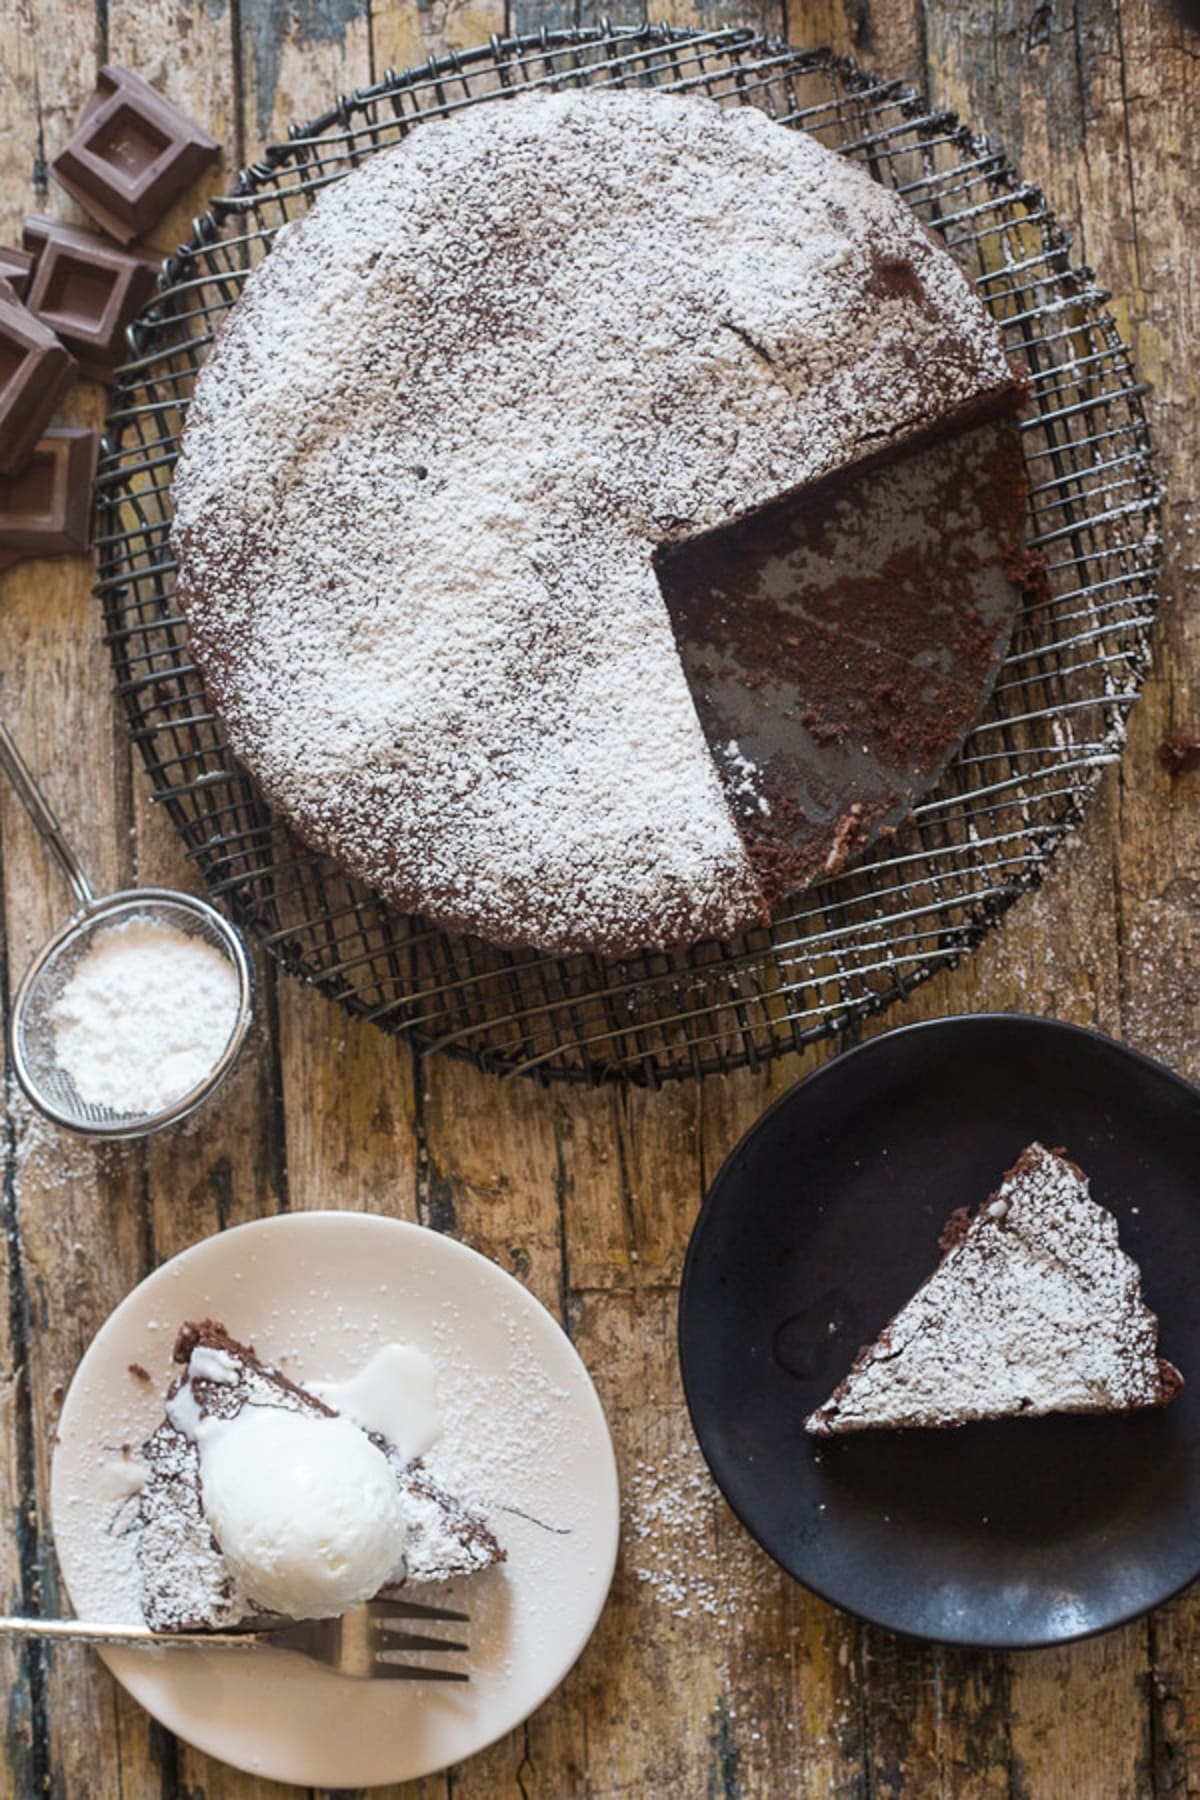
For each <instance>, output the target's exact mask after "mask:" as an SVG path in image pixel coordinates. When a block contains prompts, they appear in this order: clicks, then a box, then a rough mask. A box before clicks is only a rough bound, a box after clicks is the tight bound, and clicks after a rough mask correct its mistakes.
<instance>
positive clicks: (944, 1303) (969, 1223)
mask: <svg viewBox="0 0 1200 1800" xmlns="http://www.w3.org/2000/svg"><path fill="white" fill-rule="evenodd" d="M941 1247H942V1250H943V1256H942V1260H941V1262H940V1263H939V1265H938V1267H937V1268H936V1269H935V1270H934V1272H933V1274H932V1275H931V1276H930V1277H929V1279H928V1280H927V1281H926V1282H924V1283H923V1285H922V1286H921V1287H919V1288H918V1289H917V1291H916V1293H915V1294H914V1295H913V1297H912V1299H911V1300H910V1301H908V1303H907V1305H905V1306H903V1307H902V1308H901V1309H900V1311H899V1312H898V1313H897V1314H896V1316H895V1317H894V1318H893V1319H892V1320H891V1321H890V1322H889V1323H888V1324H887V1325H885V1326H884V1328H883V1330H882V1331H881V1332H880V1334H879V1336H878V1338H877V1339H876V1340H875V1342H874V1343H873V1344H871V1345H869V1346H868V1347H867V1348H865V1349H863V1350H860V1351H859V1354H858V1356H857V1358H856V1359H855V1362H854V1365H853V1367H852V1368H851V1370H850V1373H849V1374H848V1375H847V1376H846V1379H845V1380H844V1381H843V1382H841V1384H840V1385H839V1386H838V1387H836V1388H835V1389H834V1391H833V1393H832V1394H831V1395H830V1397H829V1399H828V1400H827V1401H826V1402H825V1404H824V1405H823V1406H820V1407H818V1408H817V1410H816V1412H814V1413H813V1414H812V1415H811V1416H810V1417H809V1418H808V1419H807V1420H806V1421H805V1426H806V1429H807V1430H808V1431H810V1432H812V1433H814V1434H815V1435H816V1436H818V1437H828V1436H832V1435H834V1434H837V1433H842V1432H848V1431H866V1430H869V1429H871V1428H873V1427H878V1426H890V1427H893V1428H899V1427H910V1426H946V1425H963V1424H966V1423H967V1421H968V1420H972V1419H1006V1418H1018V1417H1034V1416H1037V1415H1040V1414H1045V1413H1059V1412H1069V1413H1110V1412H1118V1413H1119V1412H1134V1411H1137V1410H1139V1409H1141V1408H1143V1407H1149V1406H1165V1405H1166V1404H1167V1402H1168V1401H1170V1400H1172V1399H1173V1398H1174V1397H1175V1395H1176V1394H1177V1393H1178V1391H1179V1389H1180V1388H1181V1387H1182V1385H1183V1377H1182V1376H1181V1375H1180V1373H1179V1371H1178V1369H1176V1368H1174V1367H1173V1366H1172V1364H1170V1363H1169V1362H1164V1361H1163V1360H1162V1358H1161V1357H1159V1355H1158V1320H1157V1319H1156V1318H1155V1316H1154V1314H1153V1313H1152V1312H1150V1311H1149V1309H1148V1308H1147V1307H1146V1305H1145V1304H1144V1302H1143V1300H1142V1282H1141V1275H1140V1273H1139V1270H1138V1267H1137V1264H1136V1263H1135V1262H1134V1261H1133V1260H1132V1258H1131V1257H1129V1256H1127V1255H1126V1254H1125V1252H1124V1251H1123V1250H1122V1249H1121V1248H1120V1245H1119V1244H1118V1242H1117V1222H1116V1220H1115V1219H1114V1218H1113V1215H1112V1214H1111V1213H1110V1212H1109V1211H1107V1209H1106V1208H1105V1207H1103V1206H1100V1205H1098V1204H1097V1202H1096V1201H1095V1200H1093V1199H1092V1198H1091V1196H1090V1194H1089V1192H1088V1179H1087V1176H1086V1175H1085V1174H1084V1173H1083V1171H1082V1170H1081V1169H1079V1168H1077V1167H1076V1166H1075V1164H1074V1163H1072V1162H1069V1161H1068V1160H1067V1159H1066V1157H1065V1156H1063V1155H1061V1154H1060V1153H1058V1152H1056V1151H1052V1150H1046V1149H1043V1147H1042V1146H1041V1144H1031V1145H1030V1146H1029V1148H1028V1149H1027V1150H1024V1151H1023V1152H1022V1153H1021V1155H1020V1157H1019V1158H1018V1159H1017V1161H1016V1163H1015V1164H1014V1165H1013V1167H1012V1168H1011V1169H1010V1170H1009V1171H1008V1174H1007V1175H1006V1176H1005V1177H1004V1179H1003V1181H1002V1182H1001V1184H1000V1187H999V1189H998V1190H997V1192H996V1193H995V1194H993V1195H992V1196H991V1197H990V1198H989V1199H988V1200H986V1201H985V1202H984V1204H983V1205H982V1206H981V1207H980V1208H979V1209H978V1211H977V1212H976V1213H975V1214H974V1215H973V1216H972V1214H971V1213H970V1212H969V1211H968V1210H967V1209H960V1210H959V1211H958V1212H956V1213H955V1214H954V1215H953V1216H952V1217H951V1219H950V1221H949V1223H948V1224H947V1226H946V1229H945V1231H944V1232H943V1234H942V1239H941Z"/></svg>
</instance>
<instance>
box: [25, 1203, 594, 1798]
mask: <svg viewBox="0 0 1200 1800" xmlns="http://www.w3.org/2000/svg"><path fill="white" fill-rule="evenodd" d="M206 1316H207V1317H212V1318H216V1319H219V1320H221V1321H222V1322H223V1323H224V1324H225V1325H226V1326H227V1327H228V1329H229V1330H230V1331H231V1332H232V1333H233V1334H234V1335H235V1336H236V1337H239V1338H241V1339H243V1341H248V1342H250V1343H252V1344H253V1345H254V1346H255V1348H256V1349H257V1350H258V1352H259V1354H260V1355H262V1356H263V1357H265V1358H266V1359H267V1360H268V1361H274V1362H281V1363H282V1364H283V1365H284V1366H285V1367H286V1369H287V1371H288V1373H289V1374H291V1375H292V1376H294V1377H296V1378H299V1379H301V1380H304V1379H334V1380H336V1379H338V1378H340V1377H342V1376H344V1375H346V1374H348V1373H350V1372H351V1371H352V1370H353V1369H355V1368H357V1367H361V1365H362V1364H363V1363H364V1362H365V1361H366V1360H367V1358H368V1356H369V1355H370V1354H371V1353H372V1351H373V1350H375V1349H376V1348H378V1346H379V1345H380V1344H383V1343H388V1342H392V1341H399V1342H406V1343H411V1344H415V1345H417V1346H418V1347H419V1348H420V1349H423V1350H425V1351H426V1352H427V1353H428V1354H429V1355H430V1356H432V1358H433V1359H434V1362H435V1364H436V1366H437V1370H438V1383H439V1390H440V1393H441V1398H442V1404H443V1410H444V1414H445V1424H444V1429H443V1432H442V1436H441V1438H440V1440H439V1442H438V1444H437V1445H435V1447H434V1449H433V1450H432V1451H431V1452H430V1454H429V1456H428V1458H427V1459H426V1460H427V1464H428V1466H429V1468H430V1470H431V1472H432V1473H434V1474H435V1475H437V1476H439V1477H440V1478H441V1479H443V1480H444V1481H445V1482H446V1483H447V1485H449V1486H451V1487H452V1488H454V1489H455V1491H457V1492H458V1493H459V1494H460V1495H462V1497H463V1498H465V1499H470V1500H476V1501H478V1502H479V1503H481V1504H482V1505H483V1507H484V1510H485V1511H487V1512H488V1514H489V1516H490V1517H491V1519H492V1521H493V1524H494V1526H495V1528H496V1531H497V1534H498V1535H499V1536H500V1538H501V1539H502V1541H503V1543H504V1544H505V1546H506V1548H507V1550H508V1562H507V1563H506V1564H505V1565H504V1566H503V1567H500V1568H497V1569H489V1570H486V1571H485V1572H484V1573H483V1574H480V1575H475V1576H472V1577H471V1578H469V1579H467V1580H462V1581H458V1582H452V1583H446V1584H444V1585H439V1586H438V1587H436V1588H431V1587H426V1588H422V1589H421V1590H420V1592H419V1595H417V1594H415V1595H414V1597H424V1598H428V1599H430V1600H432V1601H435V1602H436V1601H437V1600H438V1598H439V1597H441V1596H445V1597H447V1598H453V1600H454V1601H455V1602H457V1603H458V1604H459V1605H461V1607H462V1608H463V1610H464V1611H467V1612H469V1613H470V1615H471V1625H470V1628H469V1642H470V1644H471V1652H470V1658H469V1665H468V1666H469V1668H470V1671H471V1680H470V1682H469V1683H463V1684H462V1685H459V1684H458V1683H453V1684H449V1683H430V1684H428V1685H425V1684H422V1683H412V1684H407V1683H400V1682H361V1683H358V1682H351V1681H347V1680H345V1679H343V1678H342V1677H340V1676H336V1675H333V1674H331V1673H330V1672H329V1671H328V1670H326V1669H323V1668H321V1667H320V1666H319V1665H317V1664H314V1663H309V1662H306V1661H305V1660H304V1659H303V1658H301V1657H298V1656H294V1655H290V1654H288V1653H285V1652H281V1651H272V1650H263V1651H261V1652H253V1653H248V1654H245V1655H238V1656H237V1657H236V1658H234V1657H229V1656H223V1655H222V1654H221V1653H220V1652H219V1651H186V1650H176V1651H171V1650H149V1651H129V1650H106V1651H104V1652H102V1654H103V1656H104V1659H105V1661H106V1662H107V1664H108V1666H109V1668H110V1669H111V1670H112V1672H113V1674H114V1675H115V1676H116V1677H117V1680H118V1681H120V1682H121V1683H122V1684H123V1685H124V1686H125V1687H126V1688H127V1689H128V1690H129V1692H130V1693H131V1694H132V1695H133V1696H134V1698H135V1699H136V1700H139V1701H140V1702H141V1704H142V1705H143V1706H144V1707H145V1708H146V1710H147V1711H148V1712H150V1713H152V1714H153V1715H154V1717H155V1718H156V1719H158V1720H159V1721H160V1722H161V1723H162V1724H163V1725H165V1726H166V1727H167V1728H168V1730H170V1731H173V1732H176V1733H177V1734H178V1735H179V1736H180V1737H182V1738H185V1739H186V1740H187V1742H188V1743H190V1744H194V1745H195V1746H196V1747H197V1748H198V1749H200V1750H203V1751H205V1752H206V1753H207V1754H208V1755H210V1756H217V1757H220V1758H222V1759H223V1760H224V1761H225V1762H229V1763H232V1764H234V1766H235V1767H236V1768H240V1769H245V1770H249V1771H250V1772H252V1773H253V1774H256V1775H260V1776H263V1777H266V1778H269V1779H272V1780H276V1781H293V1782H298V1783H301V1784H303V1785H305V1786H311V1787H367V1786H371V1785H373V1784H375V1783H382V1782H395V1781H407V1780H414V1779H416V1778H418V1777H420V1776H423V1775H428V1774H431V1773H433V1772H434V1771H435V1770H438V1769H443V1768H445V1767H446V1766H447V1765H448V1764H450V1763H455V1762H460V1761H461V1760H462V1759H463V1758H464V1757H467V1756H471V1755H472V1754H473V1753H474V1752H475V1751H477V1750H481V1749H482V1748H483V1747H484V1745H485V1744H490V1743H491V1742H492V1741H493V1740H494V1739H495V1738H498V1737H500V1736H502V1735H503V1734H504V1733H505V1732H506V1731H509V1730H511V1729H512V1727H513V1726H515V1725H518V1724H520V1722H521V1721H522V1720H523V1719H525V1718H527V1717H528V1715H529V1714H530V1713H531V1712H532V1711H533V1710H534V1708H535V1707H537V1706H539V1705H540V1704H541V1702H542V1701H543V1700H544V1699H545V1698H546V1696H547V1695H548V1694H550V1693H551V1692H552V1691H553V1689H554V1688H556V1687H557V1686H558V1684H559V1682H560V1681H561V1680H562V1679H563V1677H564V1676H565V1675H566V1673H567V1671H568V1669H569V1668H570V1667H571V1665H572V1663H574V1661H575V1659H576V1657H577V1656H578V1655H579V1653H580V1651H581V1650H582V1649H583V1647H584V1645H585V1644H586V1643H587V1640H588V1638H589V1637H590V1635H591V1632H592V1628H593V1626H594V1625H595V1623H596V1620H597V1618H598V1617H599V1615H600V1611H601V1608H602V1607H603V1605H604V1600H605V1596H606V1595H607V1593H608V1588H609V1583H610V1581H611V1579H612V1572H613V1565H614V1563H615V1560H616V1552H617V1531H618V1519H619V1500H618V1492H617V1474H616V1463H615V1459H614V1457H613V1449H612V1441H611V1439H610V1437H609V1433H608V1426H607V1424H606V1422H605V1418H604V1414H603V1411H602V1410H601V1407H600V1402H599V1400H598V1399H597V1398H596V1393H595V1389H594V1388H593V1387H592V1384H591V1381H590V1379H589V1377H588V1373H587V1370H586V1369H585V1368H584V1366H583V1364H582V1362H581V1361H580V1360H579V1357H578V1356H577V1355H576V1353H575V1350H574V1349H573V1348H572V1346H571V1344H570V1342H569V1340H568V1339H567V1337H566V1336H565V1335H564V1333H563V1332H562V1331H561V1330H560V1329H559V1327H558V1325H557V1324H556V1323H555V1322H554V1320H553V1319H552V1318H551V1316H550V1314H549V1313H548V1312H547V1311H546V1310H545V1308H544V1307H543V1306H541V1305H540V1304H539V1302H538V1301H537V1300H535V1299H534V1298H533V1296H532V1295H531V1294H530V1293H528V1292H527V1290H526V1289H525V1288H523V1287H522V1286H521V1285H520V1283H519V1282H516V1281H514V1280H513V1279H512V1277H511V1276H510V1275H507V1274H505V1272H504V1271H503V1270H502V1269H499V1268H497V1267H496V1265H495V1264H494V1263H491V1262H489V1261H488V1260H487V1259H486V1258H485V1257H482V1256H479V1255H477V1254H476V1252H475V1251H473V1250H468V1249H467V1248H466V1247H465V1246H464V1245H462V1244H458V1243H455V1242H454V1241H453V1240H452V1239H450V1238H445V1237H441V1236H439V1235H438V1233H436V1232H433V1231H427V1230H425V1229H423V1228H422V1227H421V1226H419V1225H406V1224H402V1223H400V1222H399V1221H397V1220H394V1219H383V1218H377V1217H374V1216H372V1215H368V1214H365V1213H289V1214H286V1215H283V1216H281V1217H278V1218H272V1219H261V1220H257V1221H255V1222H254V1223H253V1224H249V1225H241V1226H238V1227H237V1228H236V1229H234V1230H232V1231H226V1232H222V1233H221V1234H220V1235H219V1236H217V1237H211V1238H207V1239H205V1241H204V1242H203V1243H200V1244H195V1245H193V1246H192V1248H191V1249H190V1250H185V1251H184V1252H183V1253H182V1254H181V1255H179V1256H177V1257H175V1258H174V1259H173V1260H172V1261H171V1262H169V1263H166V1264H164V1266H163V1267H162V1268H161V1269H158V1270H157V1271H156V1272H155V1273H154V1274H153V1275H151V1276H149V1278H148V1279H147V1280H146V1281H144V1282H142V1284H141V1286H140V1287H138V1288H136V1289H135V1290H134V1292H133V1293H132V1294H130V1295H129V1297H128V1299H126V1300H124V1301H122V1303H121V1305H120V1306H119V1307H118V1308H117V1310H116V1311H115V1312H114V1313H113V1315H112V1317H111V1318H110V1319H109V1320H108V1321H107V1323H106V1324H105V1325H104V1326H103V1328H102V1329H101V1330H100V1332H99V1333H98V1334H97V1336H96V1338H95V1341H94V1342H93V1343H92V1345H91V1347H90V1348H89V1350H88V1352H87V1354H86V1356H85V1357H84V1359H83V1361H82V1362H81V1364H80V1365H79V1369H78V1371H77V1373H76V1375H75V1379H74V1381H73V1382H72V1383H71V1388H70V1392H69V1393H68V1394H67V1398H66V1401H65V1403H64V1406H63V1411H62V1420H61V1423H60V1427H59V1434H60V1435H59V1443H58V1447H57V1449H56V1451H55V1455H54V1466H53V1471H52V1476H51V1492H50V1500H51V1510H52V1514H53V1522H54V1535H55V1543H56V1547H57V1551H58V1559H59V1564H60V1566H61V1569H62V1573H63V1576H64V1578H65V1581H66V1584H67V1587H68V1588H69V1590H70V1595H71V1601H72V1604H73V1606H74V1608H75V1611H76V1613H77V1614H78V1615H79V1616H80V1617H84V1618H100V1619H105V1620H107V1619H111V1618H113V1617H116V1616H120V1617H124V1618H127V1619H128V1618H138V1617H139V1616H140V1614H139V1610H138V1608H137V1603H136V1598H135V1595H136V1585H135V1583H134V1580H133V1573H132V1571H133V1547H132V1546H133V1539H132V1536H131V1535H130V1534H129V1533H128V1532H125V1533H124V1534H123V1533H122V1530H121V1526H122V1523H124V1522H125V1521H126V1520H127V1518H128V1502H127V1503H126V1507H125V1511H124V1512H122V1509H121V1492H122V1481H123V1479H124V1471H127V1470H128V1466H129V1463H128V1458H127V1457H126V1458H125V1459H124V1462H123V1458H122V1446H137V1445H139V1444H141V1443H142V1442H144V1441H145V1439H146V1438H147V1437H148V1436H149V1434H150V1432H151V1431H152V1430H153V1429H154V1427H155V1425H156V1424H157V1423H158V1422H159V1420H160V1419H161V1418H162V1404H163V1395H164V1393H165V1391H166V1387H167V1384H168V1382H169V1380H170V1378H171V1374H172V1365H171V1360H170V1358H171V1349H172V1345H173V1342H174V1337H175V1333H176V1331H177V1329H178V1327H179V1326H180V1324H182V1323H183V1321H184V1320H186V1319H201V1318H204V1317H206ZM130 1364H140V1365H141V1366H142V1368H144V1369H145V1370H146V1371H147V1372H148V1373H149V1375H150V1380H149V1381H148V1382H147V1381H145V1380H142V1379H140V1378H139V1377H137V1376H136V1375H134V1374H133V1373H132V1372H131V1370H130ZM176 1372H177V1371H176ZM125 1488H126V1491H127V1481H126V1483H125Z"/></svg>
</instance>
